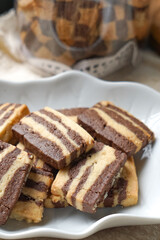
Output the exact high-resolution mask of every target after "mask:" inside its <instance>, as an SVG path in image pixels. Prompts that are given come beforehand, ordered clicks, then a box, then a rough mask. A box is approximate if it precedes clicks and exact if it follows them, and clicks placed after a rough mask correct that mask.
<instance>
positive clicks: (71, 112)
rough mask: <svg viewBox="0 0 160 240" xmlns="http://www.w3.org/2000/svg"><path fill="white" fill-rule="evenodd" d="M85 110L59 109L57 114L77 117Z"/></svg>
mask: <svg viewBox="0 0 160 240" xmlns="http://www.w3.org/2000/svg"><path fill="white" fill-rule="evenodd" d="M86 109H87V108H69V109H59V110H57V111H58V112H60V113H62V114H64V115H66V116H77V115H79V114H81V113H82V112H84V111H85V110H86Z"/></svg>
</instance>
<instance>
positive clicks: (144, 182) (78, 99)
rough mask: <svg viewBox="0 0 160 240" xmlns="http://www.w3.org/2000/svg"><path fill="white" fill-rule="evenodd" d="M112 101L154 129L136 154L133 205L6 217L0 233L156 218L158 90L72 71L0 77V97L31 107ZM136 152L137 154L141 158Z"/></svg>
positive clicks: (64, 231)
mask: <svg viewBox="0 0 160 240" xmlns="http://www.w3.org/2000/svg"><path fill="white" fill-rule="evenodd" d="M101 100H109V101H113V102H114V103H115V104H117V105H119V106H120V107H123V108H125V109H126V110H129V112H131V113H133V114H134V115H135V116H136V117H138V118H140V119H141V120H143V121H144V122H145V123H146V124H147V125H148V126H149V127H150V128H151V129H152V130H153V131H154V133H155V136H156V142H155V144H154V146H153V148H152V149H150V148H149V149H148V150H147V151H146V152H147V154H142V153H141V154H140V156H138V157H137V159H136V166H137V173H138V178H139V202H138V205H137V206H134V207H129V208H126V209H122V208H120V207H117V208H112V209H111V208H108V209H100V210H98V211H97V213H96V214H93V215H91V214H86V213H82V212H80V211H77V210H75V209H73V208H71V207H68V208H66V209H49V210H46V211H45V213H44V219H43V221H42V222H41V223H40V224H26V223H25V222H18V221H15V220H9V221H8V222H7V224H6V225H4V226H2V227H0V238H7V239H19V238H29V237H43V236H46V237H59V238H69V239H72V238H73V239H79V238H84V237H87V236H89V235H91V234H93V233H95V232H97V231H99V230H101V229H104V228H109V227H115V226H125V225H138V224H153V223H160V187H159V183H160V147H159V146H160V133H159V126H160V94H159V93H158V92H156V91H154V90H152V89H151V88H149V87H146V86H144V85H141V84H137V83H128V82H106V81H101V80H98V79H96V78H93V77H91V76H89V75H87V74H83V73H81V72H76V71H71V72H67V73H63V74H60V75H58V76H56V77H51V78H47V79H43V80H39V81H37V80H36V81H31V82H22V83H18V82H16V81H14V82H6V81H0V102H6V101H9V102H17V103H26V104H27V105H28V106H29V107H30V109H31V111H32V110H37V109H40V108H42V107H44V106H46V105H48V106H51V107H53V108H67V107H68V108H70V107H79V106H92V105H93V104H95V103H96V102H98V101H101ZM140 157H141V158H140Z"/></svg>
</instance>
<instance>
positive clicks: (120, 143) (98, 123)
mask: <svg viewBox="0 0 160 240" xmlns="http://www.w3.org/2000/svg"><path fill="white" fill-rule="evenodd" d="M78 121H79V123H80V124H81V125H82V126H83V127H84V128H85V129H86V130H87V131H88V132H89V133H90V134H91V135H92V136H93V137H94V138H96V140H98V141H101V142H102V141H103V143H105V144H107V145H108V144H109V145H110V146H113V143H114V146H115V147H116V148H118V149H121V150H122V151H125V152H126V153H127V154H128V156H129V155H132V154H133V153H135V151H136V149H137V147H136V145H135V144H134V143H133V142H131V141H129V140H128V139H127V138H126V137H124V136H122V135H121V134H119V133H118V132H116V131H115V130H114V129H113V128H112V127H110V126H107V125H106V122H105V121H104V120H103V119H102V118H101V117H100V116H99V115H98V113H97V112H96V111H94V110H93V109H92V110H91V109H90V110H89V111H85V112H84V113H83V114H82V115H80V116H79V117H78ZM88 124H89V126H88Z"/></svg>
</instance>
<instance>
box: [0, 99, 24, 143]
mask: <svg viewBox="0 0 160 240" xmlns="http://www.w3.org/2000/svg"><path fill="white" fill-rule="evenodd" d="M27 114H29V109H28V107H27V106H26V105H25V104H14V103H4V104H0V139H1V140H2V141H4V142H9V141H10V140H11V139H12V130H11V129H12V126H13V125H14V124H16V123H17V122H19V121H20V119H21V118H23V117H24V116H26V115H27Z"/></svg>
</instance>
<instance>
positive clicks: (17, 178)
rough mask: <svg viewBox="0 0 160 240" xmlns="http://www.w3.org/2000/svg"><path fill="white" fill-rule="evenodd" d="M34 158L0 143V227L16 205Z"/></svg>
mask: <svg viewBox="0 0 160 240" xmlns="http://www.w3.org/2000/svg"><path fill="white" fill-rule="evenodd" d="M31 158H32V156H31V155H28V153H27V152H25V151H22V150H20V149H18V148H16V147H14V146H12V145H10V144H8V143H4V142H2V141H0V225H2V224H5V223H6V221H7V219H8V217H9V215H10V213H11V210H12V209H13V207H14V205H15V204H16V202H17V200H18V198H19V196H20V193H21V190H22V187H23V185H24V183H25V180H26V177H27V175H28V173H29V170H30V165H31V163H32V161H31Z"/></svg>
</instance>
